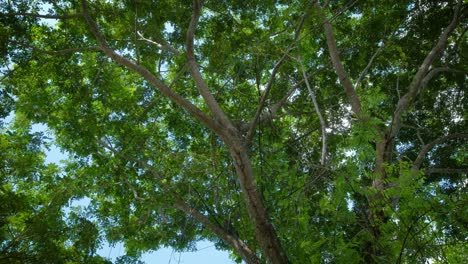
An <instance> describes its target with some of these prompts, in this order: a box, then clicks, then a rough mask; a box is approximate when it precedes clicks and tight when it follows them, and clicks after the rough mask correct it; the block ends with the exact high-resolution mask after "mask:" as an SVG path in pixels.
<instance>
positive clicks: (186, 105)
mask: <svg viewBox="0 0 468 264" xmlns="http://www.w3.org/2000/svg"><path fill="white" fill-rule="evenodd" d="M81 8H82V10H83V16H84V18H85V20H86V23H87V24H88V27H89V30H90V31H91V33H92V34H93V35H94V37H95V38H96V40H97V42H98V44H99V46H100V47H101V49H102V51H103V52H104V53H105V54H106V55H107V56H109V57H110V58H111V59H112V60H114V61H115V62H117V63H118V64H120V65H122V66H125V67H127V68H128V69H130V70H132V71H134V72H136V73H138V74H139V75H140V76H142V77H143V78H144V79H145V80H147V81H148V82H149V83H150V84H151V85H153V86H154V87H155V88H156V89H157V90H158V91H160V92H161V93H162V94H163V95H165V96H166V97H168V98H169V99H170V100H171V101H173V102H174V103H175V104H177V105H178V106H180V107H182V108H183V109H185V110H186V111H187V112H189V113H190V114H192V115H193V116H194V117H195V118H196V119H197V120H199V121H200V122H201V123H203V124H204V125H206V126H207V127H209V128H210V129H212V130H213V131H215V132H217V133H223V128H222V127H221V126H220V125H219V124H218V123H216V122H215V121H214V120H213V119H211V118H210V117H209V116H208V115H206V114H205V113H204V112H203V111H201V110H200V109H199V108H198V107H196V106H195V105H193V104H192V103H191V102H190V101H188V100H187V99H185V98H184V97H182V96H181V95H180V94H178V93H176V92H174V91H173V90H171V89H169V87H167V86H166V85H165V84H164V83H163V82H162V81H161V80H159V79H158V78H157V77H156V76H154V74H152V73H151V72H150V71H149V70H148V69H146V68H145V67H143V66H141V65H137V64H135V63H133V62H132V61H130V60H129V59H127V58H125V57H123V56H121V55H119V54H117V53H116V52H115V51H114V50H113V49H112V48H111V47H110V46H109V44H107V42H106V40H105V39H104V36H103V35H102V34H101V33H100V32H99V30H98V27H97V24H96V22H95V21H94V20H93V18H92V17H91V15H90V14H89V11H88V5H87V1H86V0H81Z"/></svg>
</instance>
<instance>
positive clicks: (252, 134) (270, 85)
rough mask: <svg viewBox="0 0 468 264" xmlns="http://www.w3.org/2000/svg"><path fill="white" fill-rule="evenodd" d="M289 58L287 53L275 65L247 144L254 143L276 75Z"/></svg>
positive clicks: (248, 135) (253, 121)
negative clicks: (256, 129) (253, 139)
mask: <svg viewBox="0 0 468 264" xmlns="http://www.w3.org/2000/svg"><path fill="white" fill-rule="evenodd" d="M287 56H288V53H287V52H286V53H285V54H284V55H283V56H282V57H281V58H280V60H279V61H278V62H277V63H276V64H275V66H274V67H273V70H272V72H271V76H270V79H269V80H268V83H267V86H266V87H265V91H264V92H263V94H262V97H261V98H260V102H259V103H258V107H257V111H256V112H255V116H254V118H253V119H252V121H251V122H250V123H249V124H250V127H249V130H248V131H247V135H246V142H247V144H250V142H252V138H253V136H254V132H255V128H256V126H257V124H258V122H259V119H260V115H261V113H262V110H263V107H264V106H265V102H266V99H267V97H268V94H269V93H270V90H271V88H272V87H273V83H274V81H275V77H276V73H277V72H278V69H279V68H280V67H281V65H282V64H283V62H284V61H285V60H286V58H287Z"/></svg>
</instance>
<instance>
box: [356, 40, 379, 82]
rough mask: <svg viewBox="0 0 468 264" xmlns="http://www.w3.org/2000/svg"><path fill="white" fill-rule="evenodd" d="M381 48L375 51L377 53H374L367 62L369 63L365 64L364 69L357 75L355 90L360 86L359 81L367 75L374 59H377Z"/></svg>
mask: <svg viewBox="0 0 468 264" xmlns="http://www.w3.org/2000/svg"><path fill="white" fill-rule="evenodd" d="M383 47H384V46H382V47H380V48H378V49H377V51H376V52H375V53H374V55H372V57H371V59H370V60H369V63H367V65H366V67H365V68H364V70H362V72H361V74H359V77H358V79H357V81H356V85H355V88H356V90H357V89H358V88H359V86H360V85H361V81H362V79H363V78H364V75H366V74H367V71H369V69H370V67H371V66H372V63H373V62H374V60H375V58H377V56H378V55H379V54H380V52H382V50H383Z"/></svg>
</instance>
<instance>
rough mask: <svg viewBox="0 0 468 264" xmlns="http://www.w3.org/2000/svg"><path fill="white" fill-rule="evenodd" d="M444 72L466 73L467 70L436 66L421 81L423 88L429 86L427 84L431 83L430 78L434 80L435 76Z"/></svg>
mask: <svg viewBox="0 0 468 264" xmlns="http://www.w3.org/2000/svg"><path fill="white" fill-rule="evenodd" d="M442 72H453V73H464V74H466V72H464V71H459V70H455V69H451V68H449V67H440V68H434V69H432V70H430V71H429V72H428V73H427V75H426V77H424V78H423V79H422V81H421V90H422V89H424V88H425V87H426V86H427V84H428V83H429V81H430V80H432V78H434V77H435V76H436V75H437V74H439V73H442Z"/></svg>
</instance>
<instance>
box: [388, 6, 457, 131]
mask: <svg viewBox="0 0 468 264" xmlns="http://www.w3.org/2000/svg"><path fill="white" fill-rule="evenodd" d="M460 9H461V1H460V2H459V4H458V5H457V7H456V9H455V12H454V14H453V18H452V21H451V22H450V24H449V25H448V26H447V27H446V28H445V29H444V31H443V32H442V34H441V35H440V37H439V40H438V41H437V43H436V44H435V46H434V47H433V48H432V50H431V51H430V52H429V53H428V54H427V56H426V58H425V59H424V61H423V62H422V64H421V66H419V69H418V71H417V72H416V75H415V76H414V77H413V80H412V81H411V83H410V85H409V87H408V92H407V93H406V94H405V95H403V97H401V98H400V100H398V104H397V107H396V109H395V112H394V113H393V118H392V123H391V130H390V134H389V138H394V137H395V136H396V135H397V134H398V132H399V131H400V128H401V116H402V115H403V113H405V112H406V110H407V109H408V108H409V107H410V106H411V104H412V103H413V102H414V101H415V99H416V97H417V96H418V94H419V92H420V91H421V87H422V83H424V82H423V81H424V79H425V78H426V77H428V80H427V81H429V80H430V79H431V78H432V77H433V76H434V75H435V74H436V73H437V72H434V73H433V74H432V75H431V73H430V74H429V76H428V72H429V69H430V67H431V65H432V63H433V62H434V60H435V59H436V58H437V57H438V56H439V55H440V53H441V52H442V51H443V50H444V48H445V46H446V44H447V40H448V37H449V36H450V34H451V33H452V32H453V31H454V30H455V28H456V26H457V25H458V22H459V18H460ZM425 84H427V82H426V83H425Z"/></svg>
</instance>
